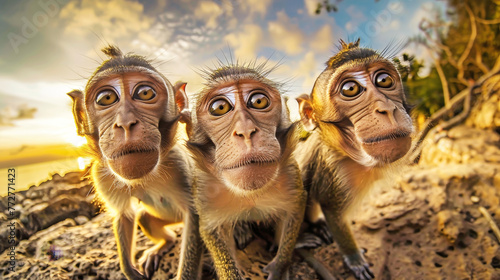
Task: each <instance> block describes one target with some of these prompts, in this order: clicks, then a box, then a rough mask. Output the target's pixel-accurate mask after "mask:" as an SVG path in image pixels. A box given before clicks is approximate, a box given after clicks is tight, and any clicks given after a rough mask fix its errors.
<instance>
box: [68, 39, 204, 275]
mask: <svg viewBox="0 0 500 280" xmlns="http://www.w3.org/2000/svg"><path fill="white" fill-rule="evenodd" d="M103 52H104V53H105V54H106V55H108V56H110V59H109V60H107V61H105V62H104V63H103V64H102V65H101V66H100V67H99V68H98V69H97V70H96V71H95V73H94V74H93V75H92V77H91V78H90V79H89V81H88V83H87V86H86V89H85V92H81V91H72V92H71V93H69V95H70V96H71V98H72V99H73V114H74V117H75V122H76V126H77V130H78V134H79V135H82V136H85V137H86V138H87V142H88V143H89V148H90V150H91V154H92V155H93V167H92V180H93V183H94V186H95V189H96V191H97V193H98V194H99V196H100V198H101V199H102V200H103V201H104V202H105V204H106V206H107V208H108V209H110V210H111V211H112V212H113V213H114V215H115V219H114V223H113V227H114V232H115V237H116V240H117V248H118V256H119V258H120V267H121V269H122V271H123V273H124V274H125V276H126V277H127V278H128V279H145V278H149V277H151V275H152V273H153V272H154V270H156V268H157V267H158V262H159V257H160V256H161V254H162V253H163V252H165V251H168V250H169V249H170V248H171V247H172V245H173V244H174V240H175V234H174V233H173V232H172V231H171V230H170V229H168V228H166V227H165V226H166V225H168V224H172V223H176V222H180V221H184V223H185V227H184V234H183V236H184V239H183V242H182V244H183V245H182V256H181V263H180V265H179V270H178V277H179V279H196V278H199V276H200V259H201V247H202V245H201V238H200V236H199V231H198V216H197V215H196V214H195V211H194V206H193V204H192V198H191V185H192V184H193V182H192V180H193V179H192V177H191V170H192V163H191V162H190V158H189V157H187V155H186V154H187V153H186V151H185V150H184V148H183V146H181V145H178V144H177V143H176V142H177V140H176V138H175V135H176V131H177V125H178V122H179V121H183V122H188V121H189V116H188V115H187V111H186V109H187V100H186V96H185V92H184V87H185V84H177V85H176V87H173V86H172V85H171V84H170V82H169V81H168V80H167V79H166V78H165V77H164V76H163V75H161V74H160V73H159V72H158V71H157V70H156V69H155V68H154V67H152V66H151V64H150V62H149V61H147V60H146V59H145V58H144V57H142V56H138V55H134V54H127V55H123V53H122V52H121V51H120V50H119V49H118V48H117V47H115V46H109V47H107V48H104V49H103ZM143 89H144V90H146V91H147V92H149V93H150V94H147V95H145V96H146V97H144V98H145V99H141V98H142V97H141V95H139V92H140V90H143ZM108 97H110V98H108ZM102 100H104V101H102ZM107 100H109V102H108V101H107ZM113 100H114V101H113ZM137 201H139V202H140V205H139V206H138V207H137V206H136V205H135V204H136V202H137ZM137 224H139V225H140V227H141V228H142V230H143V232H144V233H145V234H146V235H147V236H148V237H149V238H150V239H151V240H152V241H154V242H155V243H156V244H155V246H153V247H152V248H149V249H148V250H146V251H145V252H144V253H143V256H142V257H141V259H140V260H139V265H140V268H138V267H137V266H136V265H135V261H134V259H135V257H134V256H135V250H134V248H135V234H136V233H135V231H136V227H137Z"/></svg>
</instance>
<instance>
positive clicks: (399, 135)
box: [362, 130, 410, 145]
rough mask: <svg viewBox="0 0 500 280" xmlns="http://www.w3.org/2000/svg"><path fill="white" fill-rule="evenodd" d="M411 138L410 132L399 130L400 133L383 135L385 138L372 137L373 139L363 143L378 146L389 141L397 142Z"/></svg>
mask: <svg viewBox="0 0 500 280" xmlns="http://www.w3.org/2000/svg"><path fill="white" fill-rule="evenodd" d="M409 136H410V132H408V131H401V130H398V131H395V132H391V133H389V134H386V135H383V136H376V137H371V138H368V139H365V140H363V141H362V142H363V144H365V145H369V144H377V143H379V142H383V141H388V140H395V139H398V138H406V137H409Z"/></svg>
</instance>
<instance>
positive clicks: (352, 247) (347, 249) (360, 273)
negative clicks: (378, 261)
mask: <svg viewBox="0 0 500 280" xmlns="http://www.w3.org/2000/svg"><path fill="white" fill-rule="evenodd" d="M324 214H325V217H326V221H327V223H328V226H329V228H330V230H331V232H332V234H333V236H334V237H335V241H337V244H338V245H339V249H340V251H341V253H342V254H343V256H344V262H345V263H346V265H347V266H348V267H349V269H351V271H352V272H353V273H354V275H355V276H356V278H358V279H360V280H370V279H373V278H375V276H374V275H373V272H372V271H371V270H370V266H369V265H368V263H367V262H366V260H365V258H364V257H363V252H362V251H361V250H360V249H359V248H358V245H357V244H356V241H355V240H354V236H353V234H352V232H351V229H350V227H349V225H348V223H347V222H346V221H345V220H344V218H343V217H342V215H340V214H339V213H338V212H337V211H328V209H325V210H324Z"/></svg>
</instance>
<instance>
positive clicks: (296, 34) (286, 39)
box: [268, 11, 304, 55]
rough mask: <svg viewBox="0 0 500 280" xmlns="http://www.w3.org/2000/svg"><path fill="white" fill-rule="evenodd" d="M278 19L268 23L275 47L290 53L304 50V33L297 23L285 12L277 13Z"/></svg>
mask: <svg viewBox="0 0 500 280" xmlns="http://www.w3.org/2000/svg"><path fill="white" fill-rule="evenodd" d="M277 16H278V20H277V21H270V22H269V23H268V31H269V35H270V36H271V39H272V41H273V43H274V45H273V47H275V48H276V49H278V50H281V51H284V52H286V53H287V54H289V55H295V54H299V53H300V52H302V50H303V48H302V43H303V41H304V35H303V34H302V30H301V29H300V28H299V27H298V25H297V24H293V23H292V22H291V21H290V19H289V18H288V16H287V15H286V14H285V12H283V11H280V12H278V13H277Z"/></svg>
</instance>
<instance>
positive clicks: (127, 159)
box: [107, 148, 159, 180]
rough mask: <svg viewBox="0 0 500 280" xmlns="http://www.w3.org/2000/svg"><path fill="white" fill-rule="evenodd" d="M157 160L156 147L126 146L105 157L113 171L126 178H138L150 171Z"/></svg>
mask: <svg viewBox="0 0 500 280" xmlns="http://www.w3.org/2000/svg"><path fill="white" fill-rule="evenodd" d="M158 160H159V152H158V150H157V149H137V148H128V149H124V150H120V151H118V152H115V153H113V155H112V156H111V157H110V158H108V159H107V161H108V164H109V166H110V167H111V169H112V170H113V172H114V173H115V174H116V175H118V176H120V177H122V178H124V179H128V180H132V179H139V178H142V177H144V176H146V175H147V174H148V173H149V172H151V171H152V170H153V169H154V168H155V167H156V165H157V164H158Z"/></svg>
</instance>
